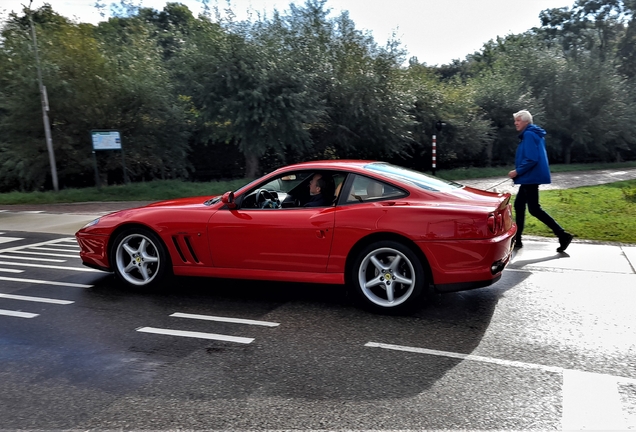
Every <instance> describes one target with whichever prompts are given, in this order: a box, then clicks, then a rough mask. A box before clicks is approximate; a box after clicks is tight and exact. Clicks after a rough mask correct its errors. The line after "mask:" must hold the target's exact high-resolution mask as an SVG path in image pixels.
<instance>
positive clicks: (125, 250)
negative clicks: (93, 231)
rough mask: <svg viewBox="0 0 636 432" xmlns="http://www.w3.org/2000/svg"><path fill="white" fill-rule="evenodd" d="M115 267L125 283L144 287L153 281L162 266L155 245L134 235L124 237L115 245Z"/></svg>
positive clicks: (146, 238)
mask: <svg viewBox="0 0 636 432" xmlns="http://www.w3.org/2000/svg"><path fill="white" fill-rule="evenodd" d="M115 265H116V266H117V271H118V273H119V274H120V275H121V277H122V278H123V279H124V280H126V282H128V283H130V284H132V285H137V286H144V285H148V284H149V283H151V282H152V281H153V279H154V278H155V277H156V276H157V274H158V271H159V267H160V266H161V265H163V264H162V263H161V260H160V257H159V250H158V249H157V245H155V244H154V243H153V241H152V240H151V239H150V238H148V237H146V236H145V235H143V234H138V233H135V234H130V235H128V236H126V237H124V238H123V239H122V240H121V241H120V242H119V244H118V245H117V249H116V251H115Z"/></svg>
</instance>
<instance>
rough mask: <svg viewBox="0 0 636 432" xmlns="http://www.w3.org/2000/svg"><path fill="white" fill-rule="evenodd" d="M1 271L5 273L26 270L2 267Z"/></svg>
mask: <svg viewBox="0 0 636 432" xmlns="http://www.w3.org/2000/svg"><path fill="white" fill-rule="evenodd" d="M0 272H5V273H24V270H18V269H9V268H0Z"/></svg>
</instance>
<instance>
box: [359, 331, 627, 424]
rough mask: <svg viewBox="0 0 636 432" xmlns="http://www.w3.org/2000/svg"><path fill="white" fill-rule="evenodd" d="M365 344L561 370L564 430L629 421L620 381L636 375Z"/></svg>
mask: <svg viewBox="0 0 636 432" xmlns="http://www.w3.org/2000/svg"><path fill="white" fill-rule="evenodd" d="M364 346H366V347H371V348H384V349H389V350H395V351H406V352H413V353H420V354H428V355H435V356H441V357H451V358H457V359H461V360H473V361H479V362H484V363H494V364H498V365H502V366H512V367H520V368H524V369H538V370H543V371H546V372H555V373H560V374H562V375H563V390H562V391H563V416H562V426H563V430H583V429H586V430H625V428H626V424H625V419H624V417H623V412H622V403H621V400H620V396H619V393H618V383H628V384H636V379H634V378H627V377H619V376H613V375H607V374H598V373H591V372H583V371H577V370H572V369H564V368H560V367H554V366H546V365H540V364H534V363H525V362H518V361H511V360H502V359H496V358H491V357H482V356H476V355H472V354H461V353H454V352H448V351H438V350H431V349H426V348H417V347H408V346H401V345H391V344H383V343H377V342H368V343H366V344H365V345H364Z"/></svg>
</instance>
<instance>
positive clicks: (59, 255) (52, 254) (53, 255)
mask: <svg viewBox="0 0 636 432" xmlns="http://www.w3.org/2000/svg"><path fill="white" fill-rule="evenodd" d="M11 252H12V253H18V254H25V255H38V256H40V255H41V256H52V257H58V258H79V254H77V255H62V254H54V253H46V252H28V251H23V250H13V251H11ZM0 253H2V252H1V251H0Z"/></svg>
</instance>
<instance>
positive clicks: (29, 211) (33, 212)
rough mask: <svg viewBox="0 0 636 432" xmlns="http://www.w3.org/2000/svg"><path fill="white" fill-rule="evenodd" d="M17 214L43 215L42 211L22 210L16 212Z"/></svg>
mask: <svg viewBox="0 0 636 432" xmlns="http://www.w3.org/2000/svg"><path fill="white" fill-rule="evenodd" d="M16 213H18V214H40V213H44V210H22V211H19V212H16Z"/></svg>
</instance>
